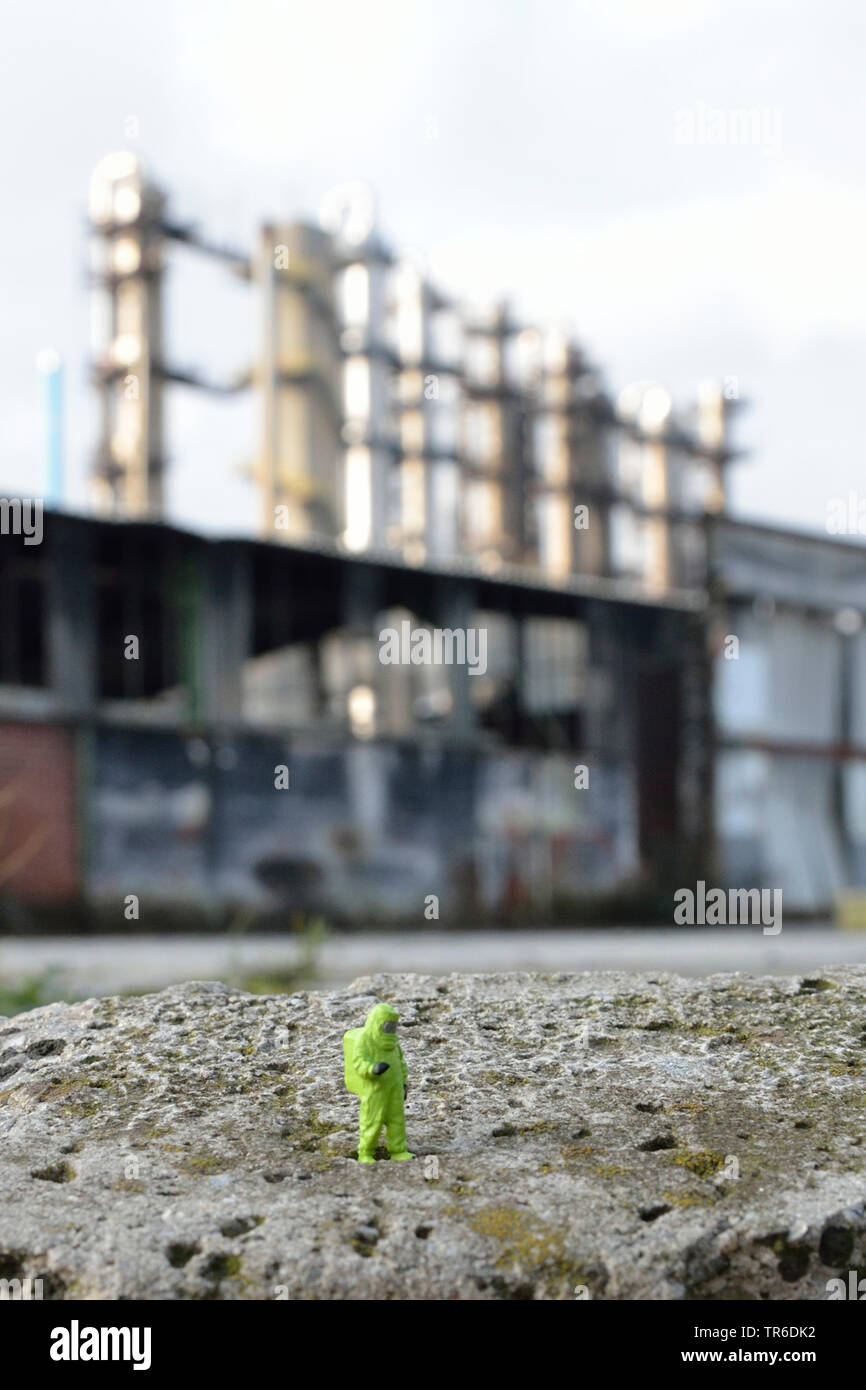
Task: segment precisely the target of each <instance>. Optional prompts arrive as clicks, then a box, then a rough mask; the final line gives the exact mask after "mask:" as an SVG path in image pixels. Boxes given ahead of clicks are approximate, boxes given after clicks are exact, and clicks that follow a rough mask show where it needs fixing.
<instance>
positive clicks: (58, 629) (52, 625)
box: [47, 518, 99, 715]
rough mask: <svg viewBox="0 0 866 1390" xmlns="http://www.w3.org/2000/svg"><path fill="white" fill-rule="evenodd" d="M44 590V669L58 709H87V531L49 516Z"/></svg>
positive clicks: (91, 611) (91, 598)
mask: <svg viewBox="0 0 866 1390" xmlns="http://www.w3.org/2000/svg"><path fill="white" fill-rule="evenodd" d="M50 544H51V566H50V570H49V575H50V578H49V588H48V594H47V604H48V622H47V640H48V672H49V683H50V685H51V689H52V690H53V691H54V692H55V694H56V696H57V698H58V700H59V702H60V703H61V705H62V706H63V710H64V713H69V714H76V715H83V714H88V713H91V712H92V711H93V709H94V706H95V705H96V703H97V701H98V698H99V689H98V681H97V674H96V660H97V650H96V647H97V633H96V602H95V598H96V595H95V593H94V586H93V576H92V573H91V567H90V557H91V537H90V532H89V529H88V528H87V527H86V526H83V525H77V524H75V523H74V522H72V523H70V522H66V521H64V520H62V519H61V518H53V525H52V530H51V540H50Z"/></svg>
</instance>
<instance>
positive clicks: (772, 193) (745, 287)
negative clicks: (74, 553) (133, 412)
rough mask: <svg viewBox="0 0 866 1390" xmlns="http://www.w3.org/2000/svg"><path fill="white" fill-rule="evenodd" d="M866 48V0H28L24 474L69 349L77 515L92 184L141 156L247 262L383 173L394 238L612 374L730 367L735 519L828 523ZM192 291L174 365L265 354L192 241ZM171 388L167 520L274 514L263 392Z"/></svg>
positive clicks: (680, 392)
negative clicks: (255, 246)
mask: <svg viewBox="0 0 866 1390" xmlns="http://www.w3.org/2000/svg"><path fill="white" fill-rule="evenodd" d="M864 33H866V8H864V7H863V5H862V0H821V3H820V4H819V3H817V0H793V2H792V0H784V3H781V0H780V3H775V2H774V0H597V2H596V3H584V0H574V2H569V0H435V3H426V4H421V3H419V2H418V0H315V3H313V4H309V5H301V4H298V3H296V2H295V0H282V3H280V2H279V0H208V3H198V0H176V3H173V4H172V3H167V0H147V3H146V4H143V5H135V6H134V5H127V4H123V5H121V4H118V3H117V0H113V3H108V0H78V3H75V4H73V3H70V0H28V3H26V4H18V5H17V6H15V7H14V9H12V10H10V11H7V13H6V16H5V19H4V33H3V45H2V52H0V120H2V128H3V132H4V138H3V149H4V165H5V175H4V178H3V203H4V214H3V217H2V223H0V252H2V255H0V293H2V306H3V307H2V322H3V332H2V337H0V418H2V433H0V489H2V490H3V491H4V492H6V493H8V492H11V491H12V490H13V489H14V490H19V491H25V492H28V493H37V494H38V491H39V488H40V486H41V485H40V481H39V480H40V476H41V474H40V459H41V431H42V421H41V416H40V407H39V392H38V381H37V377H36V372H35V368H34V358H35V356H36V353H37V352H38V351H39V350H40V349H41V348H44V347H47V346H51V347H55V348H57V349H58V350H59V351H60V352H61V353H62V355H63V357H64V359H65V361H66V364H67V392H66V394H67V408H66V459H67V497H68V501H69V504H70V505H72V506H75V507H81V506H83V504H84V499H85V497H86V489H85V485H84V484H85V478H86V473H87V469H88V467H89V460H90V456H91V453H92V449H93V444H94V440H95V432H96V423H97V414H96V398H95V395H94V393H93V392H92V390H91V388H90V387H89V386H88V385H87V378H86V357H87V350H88V336H89V315H88V304H87V290H86V285H85V265H86V238H85V232H84V217H85V210H86V198H87V185H88V180H89V177H90V173H91V170H92V168H93V166H94V165H95V163H96V162H97V161H98V160H99V159H100V158H101V157H102V156H103V155H104V154H106V153H109V152H111V151H114V150H117V149H123V148H131V149H134V150H135V151H136V152H137V153H139V154H140V155H142V157H143V158H145V160H146V161H147V162H148V164H149V166H150V168H151V171H152V173H153V174H154V176H155V177H156V178H157V179H158V180H159V181H161V182H162V183H163V184H164V185H165V186H166V187H167V188H168V190H169V191H170V194H171V199H172V208H173V209H174V210H175V211H176V212H177V213H178V214H179V215H180V216H183V217H188V218H195V219H200V220H201V222H202V223H203V225H204V226H205V228H206V229H207V231H208V232H209V233H211V234H212V235H213V236H215V237H222V238H224V239H226V240H232V241H234V242H237V243H238V244H240V245H241V246H243V247H247V246H248V245H249V244H250V243H251V239H252V235H253V232H254V229H255V228H256V226H257V225H258V224H259V222H260V221H261V220H263V219H264V218H265V217H266V216H268V215H272V216H273V215H277V216H285V217H294V216H297V215H299V214H315V213H316V212H317V210H318V207H319V204H320V201H321V199H322V197H323V195H324V194H325V193H326V192H327V190H328V189H329V188H330V187H331V186H333V185H334V184H335V183H337V182H340V181H342V180H345V179H365V180H368V181H369V182H370V183H372V184H373V185H374V187H375V188H376V190H377V193H378V198H379V207H380V220H381V224H382V227H383V229H384V231H385V232H386V234H387V236H388V237H389V239H390V240H391V241H392V242H394V243H395V244H396V245H398V246H399V245H411V246H414V247H416V248H418V249H420V250H421V251H422V252H423V253H424V255H425V257H426V259H427V262H428V264H429V266H430V269H431V271H432V273H433V274H434V275H435V277H436V278H437V279H439V280H440V281H441V282H442V284H443V286H444V287H445V288H447V289H449V290H451V291H452V292H454V293H455V294H457V295H458V296H460V297H466V298H469V299H471V300H473V301H481V302H483V301H484V300H485V298H487V297H489V298H493V297H496V296H498V295H499V294H501V293H503V292H507V293H508V294H509V295H510V296H511V297H512V299H513V301H514V303H515V306H516V307H517V309H518V310H519V311H520V312H521V313H522V314H523V315H525V316H526V317H527V319H529V320H533V321H539V322H541V323H545V322H550V323H557V324H571V325H572V326H573V327H574V329H575V330H576V332H577V333H578V335H579V336H580V338H581V339H582V341H583V343H584V345H585V347H586V349H587V350H588V352H589V353H590V355H591V356H592V357H593V358H594V359H595V360H596V361H597V362H598V364H599V365H600V366H601V368H602V369H603V371H604V373H605V375H606V378H607V380H608V383H609V384H610V386H611V387H612V388H613V389H618V388H619V387H621V386H623V385H625V384H626V383H627V382H629V381H631V380H635V379H647V378H651V379H653V380H657V381H660V382H662V383H664V384H665V385H666V386H668V388H669V389H670V390H671V392H672V393H673V395H674V398H675V399H676V400H678V401H687V400H688V399H689V398H690V397H691V395H692V394H693V391H694V388H695V385H696V383H697V382H698V381H699V380H700V379H702V378H703V377H707V376H719V377H734V378H736V379H737V383H738V386H739V390H740V392H741V394H742V395H743V396H745V397H747V398H748V399H749V400H750V401H751V403H752V404H751V408H750V409H749V411H748V412H747V413H744V414H743V416H742V418H741V422H740V425H739V430H738V435H739V440H740V442H741V443H742V444H744V445H745V446H746V447H747V448H748V449H749V450H750V456H749V458H748V459H747V460H746V461H745V462H743V463H742V464H740V465H738V466H737V467H736V469H735V472H734V474H733V481H732V502H733V506H734V509H735V510H736V511H738V512H739V513H740V514H743V515H748V516H756V517H761V518H764V519H767V520H769V521H771V522H774V523H775V522H778V523H783V524H793V525H796V526H799V527H804V528H807V529H809V530H815V531H823V530H824V527H825V520H826V515H827V505H828V500H829V499H831V498H833V497H834V496H842V495H843V494H845V493H847V491H848V490H849V489H852V488H853V489H857V488H859V489H860V491H861V492H866V484H864V443H866V427H864V423H863V413H864V412H863V399H864V381H866V272H864V259H866V161H864V158H863V135H864V130H866V119H864V117H866V83H864V81H863V72H864ZM745 108H749V109H752V110H754V111H755V112H756V113H758V115H759V120H758V123H757V125H756V133H757V135H758V138H757V139H756V140H753V141H749V142H747V143H743V141H742V140H741V139H740V138H738V137H739V134H740V128H739V127H738V126H737V124H736V118H735V116H734V115H733V114H732V113H735V112H737V111H741V110H743V109H745ZM130 117H134V118H136V120H137V122H138V131H139V134H138V138H137V139H135V140H130V139H128V138H127V136H126V134H125V132H126V131H127V130H129V129H130V126H129V119H130ZM678 137H679V138H678ZM689 137H691V143H687V142H684V141H687V140H688V139H689ZM711 138H712V139H713V140H714V143H712V144H711V143H708V141H709V140H710V139H711ZM720 140H723V141H724V143H719V141H720ZM168 296H169V301H170V309H169V332H168V342H169V345H170V347H171V351H172V356H173V357H174V358H175V359H176V360H181V361H184V362H187V363H201V364H204V365H207V366H209V367H210V368H211V369H213V370H215V371H223V370H228V369H231V368H232V367H234V366H237V365H241V364H243V363H244V362H245V361H247V360H248V359H249V356H250V352H251V348H252V341H253V317H252V310H251V305H250V294H249V291H248V290H247V289H245V288H243V287H242V286H240V285H232V284H231V283H230V282H229V280H228V277H227V276H226V275H225V273H224V272H223V271H222V270H217V269H213V268H204V267H201V266H200V265H198V264H197V263H196V262H195V261H194V260H193V259H192V258H191V257H189V256H188V255H180V256H178V255H174V254H173V262H172V271H171V275H170V283H169V286H168ZM171 397H172V400H171V406H170V412H169V440H168V443H169V450H170V454H171V459H172V471H171V478H170V505H171V509H172V513H173V515H174V517H175V518H176V519H178V520H180V521H182V522H184V523H188V524H191V525H194V526H201V527H202V528H207V529H211V528H213V527H214V526H224V527H225V528H226V529H230V530H242V529H244V528H245V527H246V526H249V527H250V528H252V527H254V526H255V524H256V520H257V508H256V500H255V495H254V491H253V488H252V485H251V484H249V483H248V482H246V481H245V480H244V478H243V476H242V468H243V466H244V464H245V463H248V462H249V461H250V458H251V454H252V450H253V447H254V440H255V429H256V425H257V422H256V420H255V418H254V415H253V412H252V406H251V403H250V402H249V401H239V402H235V403H233V404H229V405H219V404H214V402H213V401H212V400H210V399H202V398H200V397H198V396H196V395H195V394H194V393H190V392H179V391H173V392H172V393H171Z"/></svg>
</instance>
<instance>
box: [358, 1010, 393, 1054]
mask: <svg viewBox="0 0 866 1390" xmlns="http://www.w3.org/2000/svg"><path fill="white" fill-rule="evenodd" d="M399 1017H400V1015H399V1014H398V1012H397V1010H396V1009H392V1008H391V1005H390V1004H376V1005H375V1006H374V1008H372V1009H371V1010H370V1012H369V1013H368V1014H367V1017H366V1020H365V1022H364V1036H365V1037H366V1038H367V1039H368V1040H369V1041H370V1042H372V1043H375V1045H376V1047H377V1048H379V1049H381V1048H388V1049H389V1050H390V1049H392V1048H394V1047H396V1046H397V1034H396V1033H383V1032H382V1024H383V1023H396V1022H397V1020H398V1018H399Z"/></svg>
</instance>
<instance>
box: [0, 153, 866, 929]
mask: <svg viewBox="0 0 866 1390" xmlns="http://www.w3.org/2000/svg"><path fill="white" fill-rule="evenodd" d="M90 217H91V228H92V261H91V272H92V285H93V297H94V324H93V369H94V384H95V387H96V392H97V396H98V399H99V403H100V416H99V420H100V428H99V443H98V448H97V450H96V454H95V458H94V466H93V483H94V503H95V508H94V513H95V514H94V515H93V516H91V517H72V516H68V515H65V514H63V513H62V512H59V511H52V512H47V513H46V515H45V517H44V536H43V538H42V543H41V544H40V545H38V546H28V545H26V544H25V543H24V538H22V537H20V536H16V535H13V534H10V535H4V536H3V537H2V543H0V602H2V606H3V615H4V616H3V623H2V630H0V809H3V808H4V807H5V809H6V820H5V828H4V827H0V829H2V830H3V834H4V835H5V843H3V842H2V841H0V899H2V906H3V911H4V912H5V914H6V916H7V918H8V919H9V920H10V921H12V922H13V923H14V922H19V923H22V924H24V925H25V926H26V925H32V924H33V923H34V922H38V921H41V920H47V918H46V914H48V916H51V914H52V913H60V914H61V915H62V914H63V913H64V912H65V913H67V914H68V913H69V912H70V911H73V910H74V911H75V912H76V913H78V914H80V918H79V919H80V920H81V921H82V922H85V923H86V922H88V921H90V920H96V919H97V918H98V920H99V921H108V922H109V923H110V922H112V921H113V920H114V916H113V915H112V914H114V915H115V916H117V919H118V924H119V923H120V922H121V921H122V920H123V918H124V912H125V911H129V910H131V909H130V908H129V904H128V900H129V899H130V898H131V897H132V898H134V899H135V900H136V907H135V911H136V912H137V913H138V914H139V915H138V916H137V917H136V918H135V920H137V921H139V922H140V923H141V925H142V927H146V926H147V925H148V922H149V923H150V924H151V925H152V926H154V927H156V926H159V925H160V924H161V923H162V922H168V921H171V922H174V921H180V920H186V919H188V916H189V913H190V912H202V913H204V914H211V915H213V914H222V913H225V912H227V911H233V910H235V909H236V908H238V909H246V908H252V909H255V910H257V911H259V912H260V913H269V912H270V913H273V914H275V917H276V919H278V920H279V919H280V917H281V915H282V918H283V919H284V918H285V914H286V913H287V912H288V913H300V914H308V913H311V912H313V911H315V912H323V913H326V914H328V915H329V916H330V917H331V918H332V919H333V920H337V921H344V922H347V923H348V922H361V921H379V920H384V919H389V920H395V921H415V922H417V923H419V924H420V923H421V922H423V921H437V920H438V921H442V922H445V921H451V922H455V923H456V922H460V923H463V924H466V923H471V922H484V921H490V922H531V921H550V920H563V921H565V920H578V919H580V918H584V919H588V918H593V917H595V918H599V917H607V918H613V917H619V918H620V919H622V918H623V917H626V918H631V919H632V920H639V919H640V918H642V917H643V918H648V917H654V918H656V919H659V920H662V921H664V920H670V918H671V915H672V906H671V904H672V894H673V891H674V889H675V888H676V887H678V886H681V885H683V884H689V883H691V882H694V881H695V879H697V878H704V879H707V880H714V881H716V882H721V881H723V880H724V881H730V882H731V883H732V884H733V885H735V886H743V887H781V888H782V889H783V892H784V894H785V902H786V909H788V910H789V911H793V912H797V911H802V912H804V913H813V914H814V913H821V912H826V911H828V910H830V909H831V908H832V906H833V903H834V901H835V899H836V898H837V896H838V895H839V893H840V892H841V891H843V890H844V888H845V887H846V886H847V885H850V884H856V883H863V882H864V876H866V834H864V821H866V816H864V800H863V787H862V785H861V783H862V782H863V778H862V777H861V773H862V772H863V770H864V769H866V731H864V729H862V728H861V727H860V723H862V719H861V715H862V711H863V709H864V701H863V690H862V684H863V676H864V670H866V658H864V652H863V650H862V647H863V642H864V640H866V639H863V638H862V637H861V636H860V632H859V627H858V626H857V620H858V615H859V614H860V613H861V612H862V610H863V609H864V607H866V574H864V549H863V547H861V546H859V545H854V544H841V543H834V542H832V541H830V540H826V541H818V540H814V541H813V540H809V539H806V538H802V537H797V536H793V535H789V534H787V533H785V532H781V531H774V532H770V531H763V532H762V531H759V530H758V529H756V528H750V527H745V526H743V525H741V524H738V523H736V522H734V521H732V520H731V519H730V518H729V517H728V516H727V515H726V511H725V477H726V473H727V469H728V467H729V466H730V464H731V461H732V460H733V459H734V457H735V450H734V448H733V446H732V443H731V417H732V414H733V413H734V411H735V409H736V406H737V405H738V401H737V399H736V395H737V393H736V391H735V390H734V391H731V390H729V389H728V388H727V387H726V386H725V384H716V383H704V384H703V385H702V386H701V387H700V389H699V390H698V392H697V395H696V399H695V402H694V404H693V405H692V406H691V407H689V409H687V410H686V411H683V410H677V409H675V408H674V406H673V404H672V402H671V399H670V397H669V396H668V394H667V392H666V391H665V390H664V389H663V388H662V387H661V386H660V385H659V384H658V383H656V382H653V381H651V380H648V381H644V382H640V383H637V384H635V385H634V386H633V387H630V388H628V389H626V390H625V391H623V392H621V393H620V395H619V396H618V397H617V398H616V399H613V398H612V397H611V396H610V394H609V393H608V391H607V390H606V388H605V385H604V383H603V381H602V379H601V377H600V375H599V373H598V371H597V370H596V369H595V368H594V366H593V364H592V363H591V362H590V361H589V359H588V358H587V357H586V356H585V353H584V351H583V348H582V347H581V346H580V345H579V344H577V343H576V342H574V341H571V340H569V339H568V338H563V337H561V336H558V335H553V334H550V333H547V332H543V331H539V330H537V329H536V328H534V327H532V326H527V325H524V324H522V323H520V322H519V321H518V320H516V319H515V317H514V316H513V314H512V312H511V310H510V309H509V307H508V305H506V304H499V305H496V306H495V307H494V308H493V309H492V311H491V312H490V313H489V314H487V315H483V314H479V313H477V312H475V313H469V312H468V311H466V310H464V309H463V308H462V306H460V305H458V304H457V303H455V302H454V301H453V299H452V298H450V297H449V296H448V295H447V294H446V293H445V292H444V291H442V290H441V289H440V288H439V287H438V286H435V285H433V284H432V283H431V281H430V279H429V277H428V276H427V274H426V272H425V270H424V267H423V265H422V264H421V263H420V261H419V259H418V257H417V256H415V255H412V254H404V253H397V252H395V251H394V250H393V249H392V248H391V247H390V246H389V245H388V244H387V243H386V242H385V240H384V239H383V238H382V237H381V235H380V232H379V230H378V226H377V222H376V217H375V210H374V207H373V203H372V199H371V197H370V195H369V193H368V191H367V190H366V189H364V188H361V187H356V186H352V187H349V188H346V189H340V190H336V191H335V193H334V194H333V195H332V196H331V197H330V198H329V199H328V200H327V201H326V205H325V206H324V207H323V209H322V216H321V220H320V223H318V224H314V223H312V222H303V221H285V222H284V221H280V220H273V221H272V222H270V223H268V224H267V225H265V226H263V227H262V228H261V230H260V233H259V236H258V239H257V242H256V245H255V247H254V248H253V249H252V252H251V254H249V255H247V254H245V253H244V252H242V251H239V250H238V249H237V248H233V247H225V246H221V245H217V244H214V243H212V242H210V241H208V240H207V239H206V238H205V237H204V236H203V235H202V234H201V233H200V232H199V231H198V230H197V229H195V228H192V227H189V226H185V225H182V224H179V223H177V222H176V221H175V220H173V219H172V217H171V215H170V212H169V203H168V199H167V198H166V196H165V194H164V192H163V191H162V190H161V189H159V188H158V187H157V186H156V185H155V184H153V183H152V181H151V180H150V179H149V177H148V176H147V175H146V173H145V171H144V170H143V169H142V168H141V166H140V164H139V163H138V161H137V160H136V159H134V158H133V157H132V156H129V155H114V156H110V157H109V158H107V159H106V160H104V161H103V162H102V164H100V166H99V167H98V169H97V171H96V173H95V175H94V179H93V183H92V187H91V202H90ZM178 244H182V245H184V246H185V247H186V248H187V249H188V250H191V251H193V252H196V253H198V254H201V255H202V256H207V257H209V258H211V259H215V260H216V261H217V262H218V263H220V264H222V265H224V267H225V269H226V272H227V273H230V274H232V275H235V276H238V277H240V279H241V280H242V281H243V282H245V283H247V284H248V287H249V292H250V294H251V295H253V296H254V297H255V303H256V309H257V315H258V323H259V332H258V335H257V339H256V341H255V342H253V343H252V344H251V350H250V361H249V367H248V370H245V371H243V372H242V373H240V374H238V376H237V377H236V378H235V379H232V380H230V381H214V380H210V379H208V378H207V377H206V375H205V374H204V373H201V372H197V371H194V370H191V369H189V368H184V369H181V368H179V367H178V366H177V365H176V364H175V363H173V361H172V359H171V354H170V351H169V349H168V345H167V344H166V343H165V341H164V334H163V327H162V325H163V321H164V309H165V305H164V300H165V295H166V292H167V287H166V282H165V270H166V267H167V265H168V264H169V262H170V259H171V252H172V247H173V246H175V245H178ZM179 387H182V388H185V389H194V390H201V391H208V392H219V393H234V392H242V391H243V392H247V391H250V392H252V393H253V395H254V398H255V405H256V418H257V420H258V437H257V440H256V446H255V465H254V476H255V480H256V483H257V487H258V491H259V498H260V531H259V535H258V536H247V537H229V536H226V537H223V538H214V539H206V538H204V537H202V536H200V535H197V534H192V533H190V532H187V531H182V530H180V529H178V528H177V527H175V526H173V525H171V524H170V521H169V518H168V517H167V516H166V512H165V494H166V489H165V473H166V467H167V464H166V460H167V457H168V453H167V448H166V441H165V438H164V419H165V399H166V393H167V392H169V391H171V390H174V389H177V388H179ZM813 580H814V581H815V583H814V584H813V582H812V581H813ZM819 581H820V582H819ZM819 594H820V598H818V597H817V596H818V595H819ZM389 633H391V634H397V635H398V637H399V639H400V640H399V641H398V647H399V648H400V650H401V652H402V659H397V660H393V659H388V660H386V659H385V650H386V646H385V634H389ZM419 634H420V635H421V636H420V639H419V637H418V635H419ZM443 635H444V640H445V643H446V646H445V648H444V650H445V651H446V652H447V653H450V656H451V659H450V660H449V658H448V655H446V656H445V657H441V658H440V659H439V660H436V659H434V660H427V659H423V658H422V659H419V660H413V658H412V655H411V652H410V651H409V650H408V648H407V646H406V641H408V640H409V639H411V640H412V641H416V647H415V650H416V651H419V652H420V651H423V650H428V649H429V650H432V651H434V652H435V651H436V650H437V647H436V645H435V643H436V642H439V643H440V647H439V649H438V650H440V651H441V650H442V647H441V641H442V639H443ZM731 637H734V638H736V639H737V642H736V646H734V645H732V643H731V642H730V641H729V640H728V639H729V638H731ZM470 638H472V639H477V640H476V646H475V656H476V658H477V659H476V661H475V664H474V666H473V664H472V662H471V661H470V660H469V659H468V657H467V653H466V650H465V644H466V643H467V642H468V641H469V640H470ZM428 639H429V647H428V648H425V647H424V643H425V642H428ZM458 639H459V641H462V642H463V643H464V658H463V659H461V657H460V655H459V643H458ZM401 643H402V646H401ZM455 644H458V646H457V647H455ZM482 650H483V661H482V660H481V659H480V656H481V653H482ZM455 651H457V653H458V654H457V656H456V657H455ZM734 651H736V654H735V655H734V656H733V657H732V656H731V653H732V652H734ZM801 666H803V670H801V669H800V667H801ZM858 719H860V723H858ZM803 837H805V840H806V841H808V845H807V846H805V847H804V848H803V849H802V852H801V850H800V849H799V848H798V844H799V840H800V838H803ZM52 920H53V919H52Z"/></svg>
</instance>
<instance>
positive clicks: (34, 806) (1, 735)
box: [0, 723, 79, 903]
mask: <svg viewBox="0 0 866 1390" xmlns="http://www.w3.org/2000/svg"><path fill="white" fill-rule="evenodd" d="M76 846H77V840H76V830H75V746H74V742H73V735H72V733H71V732H70V731H69V730H67V729H59V728H54V727H52V726H50V725H42V724H8V723H0V894H8V895H9V896H11V897H15V898H19V899H20V900H21V901H22V902H30V903H40V902H46V903H47V902H62V901H63V900H64V899H66V898H72V897H74V896H75V895H76V894H77V892H78V888H79V872H78V853H77V847H76Z"/></svg>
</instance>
